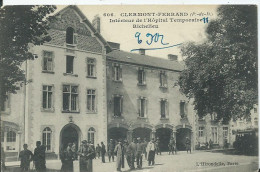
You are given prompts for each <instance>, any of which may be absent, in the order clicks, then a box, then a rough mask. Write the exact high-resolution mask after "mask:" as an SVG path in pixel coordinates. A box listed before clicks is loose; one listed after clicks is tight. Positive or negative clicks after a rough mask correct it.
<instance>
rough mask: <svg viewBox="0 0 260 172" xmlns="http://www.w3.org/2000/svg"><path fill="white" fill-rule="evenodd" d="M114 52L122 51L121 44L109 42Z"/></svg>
mask: <svg viewBox="0 0 260 172" xmlns="http://www.w3.org/2000/svg"><path fill="white" fill-rule="evenodd" d="M107 43H108V44H109V45H110V47H111V48H112V49H113V50H120V44H119V43H116V42H107Z"/></svg>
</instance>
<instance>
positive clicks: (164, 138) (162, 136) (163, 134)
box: [155, 128, 172, 151]
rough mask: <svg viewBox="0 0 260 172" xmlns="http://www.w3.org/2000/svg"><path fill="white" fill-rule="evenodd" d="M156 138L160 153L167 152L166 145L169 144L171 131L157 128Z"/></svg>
mask: <svg viewBox="0 0 260 172" xmlns="http://www.w3.org/2000/svg"><path fill="white" fill-rule="evenodd" d="M155 135H156V138H159V140H160V145H159V146H160V148H161V151H168V150H169V148H168V144H169V142H170V138H171V135H172V130H171V129H169V128H158V129H157V130H156V134H155Z"/></svg>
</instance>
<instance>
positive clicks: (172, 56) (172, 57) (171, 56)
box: [168, 54, 178, 61]
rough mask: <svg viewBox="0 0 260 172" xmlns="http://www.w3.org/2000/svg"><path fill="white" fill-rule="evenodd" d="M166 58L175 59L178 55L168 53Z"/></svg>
mask: <svg viewBox="0 0 260 172" xmlns="http://www.w3.org/2000/svg"><path fill="white" fill-rule="evenodd" d="M168 59H169V60H171V61H177V59H178V56H177V55H173V54H168Z"/></svg>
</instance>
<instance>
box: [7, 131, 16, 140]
mask: <svg viewBox="0 0 260 172" xmlns="http://www.w3.org/2000/svg"><path fill="white" fill-rule="evenodd" d="M6 141H7V142H16V133H15V132H14V131H8V132H7V134H6Z"/></svg>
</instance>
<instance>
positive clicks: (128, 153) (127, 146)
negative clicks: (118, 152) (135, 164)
mask: <svg viewBox="0 0 260 172" xmlns="http://www.w3.org/2000/svg"><path fill="white" fill-rule="evenodd" d="M124 142H125V144H124V148H125V155H126V161H127V164H128V166H129V168H130V170H132V163H131V159H132V157H131V154H132V151H131V147H130V144H129V143H128V141H127V140H125V141H124Z"/></svg>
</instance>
